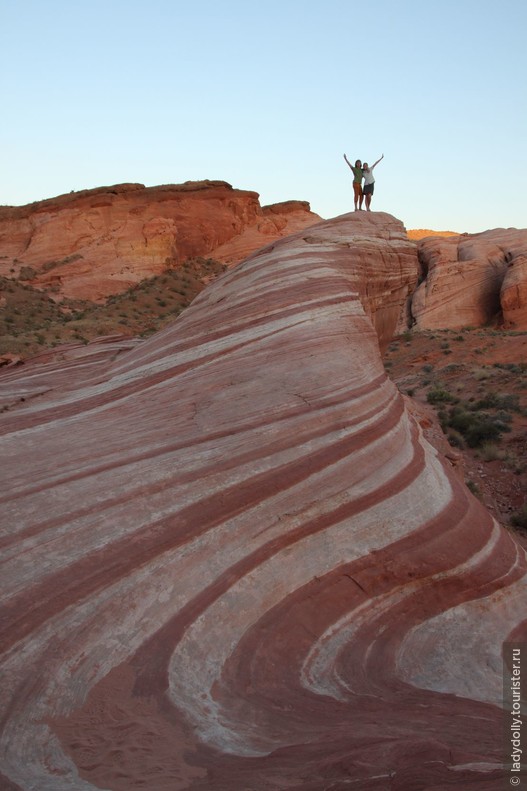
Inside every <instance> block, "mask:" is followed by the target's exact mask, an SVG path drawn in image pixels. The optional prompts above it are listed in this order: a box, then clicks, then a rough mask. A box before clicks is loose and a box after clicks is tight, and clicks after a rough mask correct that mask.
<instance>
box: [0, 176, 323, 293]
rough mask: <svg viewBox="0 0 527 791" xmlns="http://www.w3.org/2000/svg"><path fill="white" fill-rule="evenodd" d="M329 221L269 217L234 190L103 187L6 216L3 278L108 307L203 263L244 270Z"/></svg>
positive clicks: (299, 211)
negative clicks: (195, 260)
mask: <svg viewBox="0 0 527 791" xmlns="http://www.w3.org/2000/svg"><path fill="white" fill-rule="evenodd" d="M319 221H320V217H319V216H318V215H317V214H314V213H313V212H311V210H310V207H309V203H307V202H305V201H287V202H285V203H281V204H274V205H272V206H264V207H263V208H262V207H261V206H260V203H259V200H258V193H256V192H250V191H247V190H237V189H233V188H232V187H231V185H230V184H227V183H226V182H224V181H200V182H187V183H185V184H170V185H165V186H160V187H149V188H146V187H144V186H143V185H142V184H118V185H115V186H113V187H100V188H98V189H93V190H85V191H82V192H74V193H71V194H69V195H62V196H59V197H58V198H52V199H50V200H45V201H40V202H38V203H32V204H29V205H28V206H21V207H0V275H6V276H8V277H13V276H14V277H18V276H20V275H21V276H22V278H23V279H24V280H26V281H27V282H29V283H30V284H31V285H33V286H35V287H37V288H41V289H44V290H48V291H51V292H52V293H55V294H56V295H57V298H60V297H61V296H66V297H76V298H81V299H90V300H93V301H100V300H103V299H105V298H106V297H108V296H109V295H110V294H115V293H118V292H120V291H125V290H126V289H127V288H128V287H129V286H131V285H133V284H134V283H137V282H138V281H140V280H142V279H144V278H146V277H151V276H152V275H157V274H159V273H160V272H161V271H162V270H163V269H165V267H166V266H167V265H171V266H174V265H177V264H178V263H182V262H183V261H185V260H187V259H188V258H191V257H194V256H204V257H212V258H217V259H218V260H221V261H225V262H226V263H230V264H233V263H239V261H241V260H242V259H243V258H245V257H246V256H247V255H249V254H250V253H252V252H254V251H255V250H256V249H257V248H259V247H262V246H263V245H265V244H268V243H269V241H272V240H274V239H279V238H281V237H282V236H287V235H289V234H290V233H292V232H294V231H297V230H300V229H302V228H305V227H307V226H309V225H313V224H314V223H317V222H319Z"/></svg>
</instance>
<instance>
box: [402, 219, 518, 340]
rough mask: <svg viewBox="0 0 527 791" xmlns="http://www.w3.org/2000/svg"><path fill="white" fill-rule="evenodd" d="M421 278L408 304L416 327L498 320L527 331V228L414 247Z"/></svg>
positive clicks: (438, 240) (452, 326)
mask: <svg viewBox="0 0 527 791" xmlns="http://www.w3.org/2000/svg"><path fill="white" fill-rule="evenodd" d="M418 247H419V258H420V261H421V265H422V269H423V274H424V276H425V279H424V280H423V282H422V283H421V284H420V285H419V287H418V288H417V290H416V292H415V294H414V297H413V300H412V314H413V317H414V319H415V322H416V326H417V328H418V329H449V328H450V329H456V328H461V327H469V326H472V327H480V326H484V325H486V324H489V323H490V322H491V321H493V320H495V319H496V318H498V317H501V316H502V317H503V323H504V326H505V328H507V329H518V330H524V329H527V230H526V229H523V230H517V229H516V228H506V229H505V228H496V229H494V230H492V231H484V232H483V233H479V234H462V235H460V236H452V237H448V238H444V237H443V238H440V237H436V238H434V237H430V238H426V239H422V240H421V241H420V242H419V243H418Z"/></svg>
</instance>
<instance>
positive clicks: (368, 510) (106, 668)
mask: <svg viewBox="0 0 527 791" xmlns="http://www.w3.org/2000/svg"><path fill="white" fill-rule="evenodd" d="M416 274H417V259H416V250H415V245H414V244H413V243H411V242H408V240H407V238H406V234H405V232H404V228H403V226H402V225H401V223H399V222H398V221H396V220H394V218H392V217H390V216H389V215H386V214H381V213H371V214H366V213H364V214H359V213H356V214H351V215H345V216H343V217H340V218H337V219H335V220H332V221H329V222H327V223H323V224H320V225H318V226H315V227H314V228H312V229H310V231H309V232H308V233H306V232H303V233H298V234H296V235H294V236H292V237H290V238H288V239H286V240H282V241H278V242H276V243H274V244H272V245H269V246H268V247H267V248H265V249H263V250H261V251H260V252H258V253H257V254H255V255H253V256H252V257H251V258H249V259H248V260H247V261H246V262H245V263H244V264H242V265H241V266H239V267H237V268H236V269H233V270H231V271H229V272H227V273H226V274H225V275H223V276H222V277H221V278H220V279H218V280H217V281H216V282H214V283H213V284H212V285H211V286H210V287H209V288H207V289H206V290H205V291H204V292H202V293H201V294H200V296H199V297H198V298H197V299H196V300H195V301H194V303H193V304H192V306H191V307H190V308H189V309H188V310H187V311H186V312H185V313H184V314H182V316H181V317H180V318H179V319H178V320H177V322H175V323H174V324H173V325H172V326H171V327H170V328H167V329H165V330H164V331H162V332H160V333H159V334H157V335H156V336H153V337H152V338H151V339H149V340H148V341H143V342H141V343H137V344H135V345H134V344H132V343H131V342H130V341H128V342H126V344H127V345H126V348H123V346H122V345H120V342H119V341H117V340H115V339H114V340H113V341H112V340H109V341H108V343H107V344H106V345H103V344H91V345H88V346H87V347H78V348H70V349H69V350H68V351H67V352H65V353H64V354H63V355H62V356H59V354H58V353H57V352H56V353H55V357H54V358H50V359H49V362H48V363H47V364H41V365H31V364H27V365H26V366H23V367H22V368H20V369H14V370H12V371H8V372H5V373H4V374H3V375H2V376H0V397H1V403H2V404H3V405H4V407H6V408H7V411H4V412H3V414H2V415H1V416H0V419H1V422H0V430H1V432H2V434H1V439H0V448H1V453H2V458H3V459H4V460H5V461H6V462H7V463H6V464H4V466H3V469H2V477H3V481H2V498H3V501H4V502H3V505H2V514H3V517H4V520H3V532H2V537H1V541H2V561H3V562H2V588H3V602H2V606H3V610H2V620H1V624H2V631H1V634H0V640H1V650H2V660H1V664H0V678H1V683H2V698H1V699H2V701H3V709H2V722H3V730H2V735H1V737H0V751H1V759H0V765H1V767H2V770H1V771H2V772H3V778H4V784H5V785H4V787H6V788H9V789H23V791H29V789H36V788H38V789H39V791H72V789H75V790H76V789H79V790H82V791H95V789H101V788H104V789H110V790H111V791H131V790H133V789H136V788H137V789H139V788H147V789H149V791H162V790H163V789H170V790H171V791H177V789H201V790H202V791H204V790H205V789H216V791H220V789H221V790H222V791H227V789H229V791H237V790H238V789H240V790H241V789H245V791H247V789H287V788H297V789H298V788H301V789H306V790H308V791H309V790H311V791H321V789H328V790H329V789H331V790H332V791H337V789H339V790H340V789H343V788H351V787H357V788H360V789H361V790H362V789H371V791H374V790H375V791H411V790H412V789H424V788H427V789H431V788H437V789H443V788H446V787H448V788H454V787H455V788H459V789H460V791H461V789H462V790H463V791H470V790H471V789H474V791H475V789H478V791H480V789H482V788H484V789H487V790H488V789H497V788H501V784H502V783H503V772H502V769H501V761H502V742H501V738H500V735H501V727H502V719H501V713H500V708H499V703H500V700H501V694H502V692H501V685H502V672H501V669H502V661H501V648H502V643H503V641H504V640H507V639H510V638H511V637H512V636H514V637H515V638H517V639H521V638H522V637H523V639H525V633H524V632H523V633H522V631H521V625H522V623H523V621H524V618H525V606H526V603H527V590H526V576H525V572H526V558H525V554H524V553H523V551H521V549H520V548H519V547H518V546H517V545H516V544H515V542H514V540H513V539H512V537H511V536H510V534H509V533H507V532H506V531H504V530H503V529H502V528H501V527H500V526H499V525H498V524H497V523H496V522H494V521H493V520H492V518H491V517H490V515H489V514H488V513H487V512H486V511H485V509H484V508H483V507H482V506H481V504H480V503H479V501H478V500H476V499H475V498H474V497H473V496H472V495H471V494H470V493H469V492H468V490H467V489H466V488H465V487H464V485H463V484H462V482H461V481H460V480H459V478H458V477H457V475H456V474H455V473H454V472H453V471H452V469H451V468H450V466H449V464H448V462H447V461H445V460H444V459H443V458H441V457H440V456H439V455H438V454H437V452H436V451H434V450H433V449H432V447H431V446H430V445H429V444H428V443H426V442H425V441H424V440H423V437H422V435H421V432H420V429H419V426H418V424H417V423H416V422H415V421H414V419H413V418H412V417H411V416H410V415H409V413H408V412H407V411H406V408H405V405H404V401H403V398H402V397H401V395H400V394H399V392H398V391H397V389H396V388H395V387H394V385H393V384H392V383H391V381H390V380H389V379H388V378H387V376H386V374H385V371H384V368H383V365H382V363H381V359H380V355H379V346H378V338H377V335H376V333H375V331H374V326H377V327H378V331H379V332H380V334H381V336H382V338H381V340H382V342H385V341H386V340H388V338H389V336H390V334H391V333H392V332H393V331H394V328H395V326H396V323H397V321H398V320H399V317H398V309H397V306H396V304H395V301H394V296H393V294H394V293H395V292H397V293H398V295H399V297H398V299H399V310H400V308H401V306H402V304H403V303H404V299H405V295H406V294H407V293H408V291H409V290H411V288H412V286H413V283H414V281H415V277H416ZM372 320H373V323H372ZM0 779H1V778H0Z"/></svg>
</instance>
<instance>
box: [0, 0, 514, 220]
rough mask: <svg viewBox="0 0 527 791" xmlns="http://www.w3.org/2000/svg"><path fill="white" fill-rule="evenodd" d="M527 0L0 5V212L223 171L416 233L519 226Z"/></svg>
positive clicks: (40, 0) (274, 196)
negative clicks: (364, 200)
mask: <svg viewBox="0 0 527 791" xmlns="http://www.w3.org/2000/svg"><path fill="white" fill-rule="evenodd" d="M526 34H527V2H526V1H525V0H499V1H498V0H496V2H490V1H489V0H441V1H437V2H436V1H434V0H419V1H417V0H415V2H413V1H412V0H399V1H398V2H395V0H393V1H392V0H376V2H375V3H365V2H353V0H325V1H324V2H312V1H311V0H267V2H256V0H221V2H220V0H148V2H146V0H144V2H139V0H90V2H87V0H0V74H1V77H0V80H1V85H0V87H1V105H2V119H1V123H0V204H10V205H19V204H23V203H29V202H32V201H35V200H40V199H43V198H48V197H52V196H54V195H58V194H61V193H65V192H70V191H71V190H80V189H86V188H91V187H97V186H102V185H109V184H116V183H120V182H141V183H144V184H146V185H147V186H153V185H156V184H167V183H180V182H183V181H187V180H199V179H222V180H224V181H228V182H229V183H230V184H232V185H233V186H234V187H237V188H240V189H250V190H255V191H256V192H258V193H260V200H261V202H262V204H266V203H274V202H278V201H283V200H289V199H300V200H308V201H309V202H310V203H311V206H312V209H313V210H314V211H316V212H317V213H319V214H320V215H322V216H323V217H325V218H329V217H333V216H336V215H338V214H342V213H344V212H347V211H349V210H351V209H352V208H353V200H352V189H351V181H352V179H351V173H350V171H349V170H348V168H347V167H346V165H345V163H344V160H343V158H342V154H343V153H344V152H346V153H347V154H348V157H349V158H350V159H352V160H353V161H354V160H355V159H356V158H360V159H363V160H368V161H369V162H370V163H371V162H373V161H374V160H375V159H377V158H378V157H379V156H380V155H381V154H382V153H384V155H385V159H384V161H383V162H382V163H381V164H380V165H379V166H378V168H377V169H376V192H375V196H374V199H373V203H372V208H373V209H377V210H378V211H387V212H390V213H391V214H394V215H395V216H396V217H399V218H400V219H401V220H402V221H403V222H404V223H405V225H406V226H407V228H432V229H437V230H454V231H460V232H463V231H467V232H476V231H482V230H486V229H487V228H495V227H502V226H504V227H511V226H513V227H523V228H524V227H527V154H526V146H527V54H526V53H527V46H526Z"/></svg>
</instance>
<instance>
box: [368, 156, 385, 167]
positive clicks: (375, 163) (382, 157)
mask: <svg viewBox="0 0 527 791" xmlns="http://www.w3.org/2000/svg"><path fill="white" fill-rule="evenodd" d="M381 159H384V154H383V155H382V156H381V158H380V159H378V160H377V162H374V163H373V165H372V166H371V168H370V170H373V168H374V167H375V165H378V164H379V162H380V161H381Z"/></svg>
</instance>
